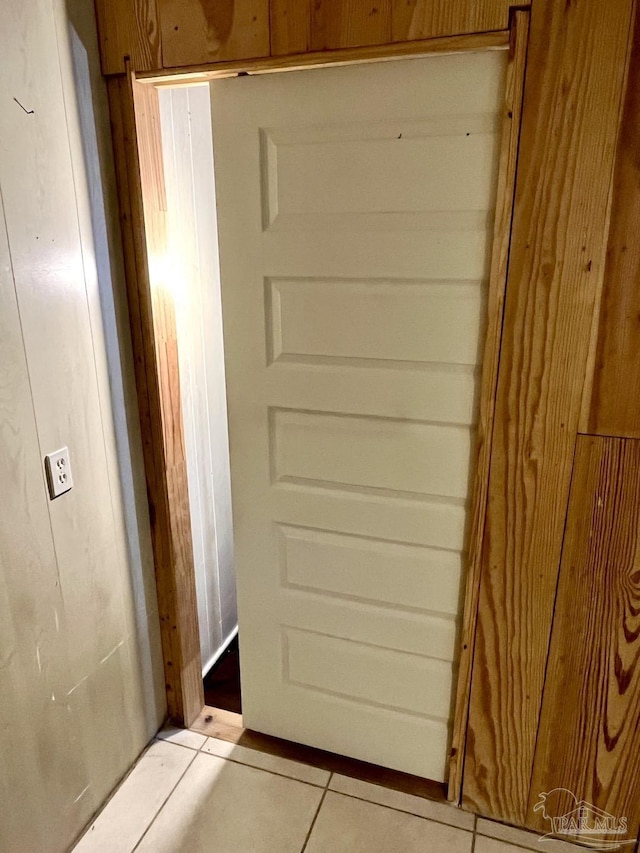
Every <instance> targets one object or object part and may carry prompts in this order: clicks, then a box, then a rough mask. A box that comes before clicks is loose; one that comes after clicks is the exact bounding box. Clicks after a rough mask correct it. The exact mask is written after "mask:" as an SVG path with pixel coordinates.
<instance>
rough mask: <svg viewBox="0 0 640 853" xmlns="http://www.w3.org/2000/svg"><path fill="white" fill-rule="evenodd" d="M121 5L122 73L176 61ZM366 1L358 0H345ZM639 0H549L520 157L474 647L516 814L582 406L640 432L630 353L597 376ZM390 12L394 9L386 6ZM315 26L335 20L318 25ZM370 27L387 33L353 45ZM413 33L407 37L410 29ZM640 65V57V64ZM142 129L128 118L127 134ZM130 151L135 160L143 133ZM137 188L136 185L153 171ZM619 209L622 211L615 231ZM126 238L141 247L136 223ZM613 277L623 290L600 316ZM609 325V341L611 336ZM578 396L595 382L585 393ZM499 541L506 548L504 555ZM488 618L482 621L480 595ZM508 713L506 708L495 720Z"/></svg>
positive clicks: (523, 807)
mask: <svg viewBox="0 0 640 853" xmlns="http://www.w3.org/2000/svg"><path fill="white" fill-rule="evenodd" d="M189 1H190V2H198V1H199V0H189ZM107 5H108V3H107V0H97V8H98V16H99V18H100V23H101V31H100V32H101V39H102V48H103V54H102V58H103V68H104V70H105V73H107V74H120V75H122V73H123V72H124V70H125V62H124V57H125V55H128V56H129V57H130V58H131V66H132V68H133V71H134V72H142V73H148V72H151V71H156V72H158V74H163V73H165V72H164V65H163V60H162V45H161V41H162V39H161V37H160V35H159V26H160V24H159V17H158V10H157V4H156V0H135V2H132V0H129V2H127V0H119V2H118V3H117V4H111V8H110V9H107V8H106V7H107ZM291 5H292V4H290V3H287V0H281V2H280V0H272V2H271V8H270V22H269V51H270V53H271V54H272V55H271V57H265V58H263V59H261V60H260V62H263V63H274V64H275V63H280V62H281V63H282V66H283V67H284V66H289V67H291V65H295V64H296V63H297V62H300V61H307V60H308V59H309V58H310V57H311V54H310V53H309V52H308V51H309V50H310V44H308V45H305V47H302V44H303V43H304V42H303V41H302V40H300V39H301V38H302V37H301V35H300V31H298V30H297V29H296V28H297V27H299V26H301V27H302V30H301V32H303V33H305V34H306V33H307V29H306V27H307V24H306V17H305V16H306V15H307V4H306V3H300V4H299V5H298V4H296V5H295V10H296V15H299V16H301V17H300V18H299V20H302V21H303V23H302V24H301V25H298V24H296V22H295V20H294V19H292V17H291V11H290V10H289V6H291ZM350 5H352V4H351V3H349V2H348V0H344V5H343V6H341V8H343V9H346V8H348V7H349V6H350ZM391 5H392V6H393V5H394V4H391ZM635 5H636V4H635V3H634V2H633V0H611V2H609V3H606V4H603V3H600V2H598V0H583V2H581V3H566V4H561V3H556V2H553V0H535V3H534V6H533V15H534V18H533V22H534V26H533V36H532V43H531V49H530V57H529V61H528V64H527V72H526V97H525V103H524V121H523V127H522V136H521V152H520V164H519V174H520V176H521V181H520V183H519V189H518V202H517V205H516V214H515V217H514V223H513V232H512V246H511V263H510V275H509V286H508V293H507V311H506V321H505V329H506V331H507V337H506V338H505V342H504V344H503V351H502V357H501V377H500V385H499V390H498V416H497V418H496V424H497V428H496V429H495V431H494V440H493V443H492V448H491V451H490V453H491V458H492V473H491V480H490V492H489V510H488V519H490V521H488V524H487V528H486V530H487V532H488V533H489V534H490V538H486V539H485V545H484V547H485V552H484V557H483V560H484V562H483V567H484V569H483V570H484V572H485V575H486V581H487V583H486V584H485V585H484V591H483V594H482V597H481V603H480V615H481V618H482V616H483V614H484V624H483V626H482V630H481V631H480V632H479V635H478V636H479V637H480V643H481V644H484V646H485V649H490V647H491V648H492V649H493V651H491V650H490V651H489V653H485V652H483V651H480V655H479V656H478V657H477V658H476V661H475V665H474V673H475V687H474V689H475V690H476V691H477V692H476V694H475V699H474V700H473V701H472V705H471V711H472V725H471V727H470V738H469V745H468V749H467V753H466V756H467V762H466V767H465V772H466V777H465V778H466V782H467V784H466V795H467V796H466V805H467V806H468V807H472V808H474V807H477V808H478V809H479V810H480V811H481V812H483V813H484V814H487V815H489V816H493V817H499V818H501V819H503V820H507V821H510V822H512V823H524V822H525V821H526V820H527V816H526V815H527V809H528V804H529V786H528V781H527V780H528V778H529V775H530V774H531V772H532V768H533V760H534V749H533V747H534V745H535V738H536V732H537V730H538V718H539V711H540V707H541V699H542V683H543V675H544V666H545V662H546V653H547V649H548V644H549V636H550V630H551V616H552V611H553V601H552V599H553V592H554V591H555V583H556V579H557V576H558V567H559V563H560V554H561V542H562V529H563V526H564V517H565V515H566V507H567V500H568V496H569V483H570V474H571V466H572V459H573V452H574V446H575V440H576V435H577V430H578V428H579V427H578V424H580V428H582V429H583V430H585V431H588V430H592V431H595V432H603V431H605V430H610V431H613V432H618V431H619V432H620V434H629V435H635V432H634V431H629V430H634V429H635V428H636V426H635V424H634V422H633V421H632V420H630V418H629V417H628V413H631V416H633V415H634V413H635V409H634V408H633V405H631V406H627V409H626V410H624V409H623V408H622V406H623V403H624V401H625V399H626V401H627V403H628V402H629V392H628V384H626V383H625V379H624V371H622V372H619V373H618V374H617V379H616V380H615V383H617V384H616V387H615V388H613V387H612V386H611V385H610V384H609V382H608V380H606V379H603V380H599V379H598V378H596V380H595V381H592V372H593V370H594V367H597V369H598V370H599V371H600V372H601V374H603V375H604V373H606V371H607V369H608V368H609V365H611V364H613V361H615V360H616V359H618V362H619V363H620V364H621V363H622V362H621V361H620V355H621V353H622V352H623V349H624V346H626V345H625V344H624V340H623V338H622V337H620V335H624V334H626V333H627V332H625V329H626V330H627V331H628V332H629V335H630V336H631V337H630V338H629V340H631V339H632V337H633V330H634V326H633V316H634V314H633V311H632V310H629V311H628V310H627V309H626V308H625V306H626V305H630V306H631V307H632V306H633V304H635V303H634V302H633V299H634V294H635V291H636V290H637V286H636V283H635V274H634V272H633V268H632V264H630V263H629V258H630V257H631V251H628V253H627V255H626V260H625V262H624V263H621V264H620V265H619V267H618V268H619V269H621V270H623V271H624V274H623V275H621V277H620V278H619V279H618V280H617V281H618V283H616V278H615V275H616V274H615V273H614V266H613V264H614V263H615V259H614V258H613V257H612V256H611V255H610V261H609V266H608V267H607V271H606V273H603V270H604V257H605V251H606V246H607V243H608V242H609V248H610V250H611V251H613V252H615V251H618V252H620V253H622V252H623V251H625V252H627V248H624V249H623V247H628V246H629V244H628V239H627V237H626V236H625V235H626V234H627V233H628V234H631V235H632V234H633V233H634V228H635V226H634V222H635V219H636V218H637V213H636V212H635V211H637V197H638V194H637V193H636V192H634V191H633V186H634V184H633V180H634V175H636V170H637V166H636V165H635V162H634V159H633V151H634V142H633V138H634V136H633V134H634V132H636V131H634V129H633V128H634V127H635V126H636V124H637V122H634V115H635V113H636V112H637V104H636V102H635V101H633V95H632V92H633V89H632V88H631V85H630V86H629V87H628V88H627V92H628V93H629V94H628V96H627V106H626V108H625V118H624V119H623V129H622V131H621V134H620V139H619V141H618V124H619V118H620V111H619V107H620V103H621V98H622V94H623V90H624V85H625V75H626V70H627V65H628V54H629V42H630V39H631V37H632V34H633V27H632V26H631V24H632V14H633V11H634V6H635ZM411 6H412V11H411V14H412V16H413V17H412V23H411V24H410V26H409V28H408V29H407V30H406V35H404V36H403V37H404V38H421V37H427V36H429V35H438V34H439V33H441V34H444V35H446V36H448V37H453V41H452V42H449V43H450V44H451V43H453V42H455V41H456V37H457V34H458V33H460V32H462V31H463V30H462V29H461V27H462V24H461V21H463V20H465V15H466V14H467V12H468V3H467V2H466V0H431V2H429V0H424V2H419V1H418V0H416V2H412V4H411ZM474 6H475V12H474V14H476V13H478V14H480V12H479V11H478V10H479V9H481V13H482V15H483V16H484V15H485V14H486V15H487V16H491V15H492V14H493V12H492V11H491V10H492V9H493V10H495V9H496V8H497V4H496V3H494V2H492V1H491V0H482V2H478V3H476V4H474ZM117 7H119V8H117ZM454 7H455V13H453V14H452V17H451V19H450V21H451V24H450V26H451V27H452V29H450V30H449V31H447V30H446V29H445V30H444V32H443V31H439V30H437V29H435V30H429V29H428V28H427V29H418V30H417V29H416V22H417V21H423V22H426V23H424V24H421V26H425V27H428V26H430V24H429V22H430V21H435V20H440V21H442V20H445V17H443V16H444V14H445V13H444V12H443V10H445V9H453V8H454ZM508 7H509V4H508V3H505V4H504V6H501V7H500V9H501V11H499V13H498V15H499V17H498V18H495V19H494V18H491V23H490V24H486V22H485V23H484V24H483V27H484V26H488V27H490V28H491V29H495V28H497V29H503V27H504V26H505V23H504V22H505V20H508V17H507V15H508V12H507V14H505V10H508ZM327 8H328V6H327ZM438 8H439V9H440V17H438V14H439V13H438V11H437V10H438ZM283 9H285V10H286V11H287V16H286V17H287V18H288V22H284V21H282V20H276V19H278V18H279V17H280V12H278V14H276V10H280V11H281V10H283ZM385 9H386V6H385ZM465 10H466V11H465ZM384 14H385V15H386V14H387V13H386V12H384ZM294 17H295V16H294ZM356 18H357V16H356ZM345 20H350V21H353V20H354V19H353V18H350V19H347V18H345ZM447 20H449V19H447ZM466 20H468V19H466ZM473 20H474V21H475V20H477V19H476V18H474V19H473ZM484 20H485V18H484V17H483V21H484ZM494 21H495V22H494ZM114 22H117V27H116V24H115V23H114ZM123 22H124V25H123ZM375 26H376V27H380V21H379V20H378V21H377V22H376V23H375ZM447 26H449V24H448V25H447ZM468 26H477V24H468ZM114 27H116V30H114ZM385 27H386V24H385V25H384V27H382V28H381V29H383V30H384V31H385V32H387V30H386V29H385ZM503 31H504V30H503ZM392 34H393V31H392ZM489 36H493V37H495V34H489ZM314 38H316V39H318V38H319V36H318V35H317V34H315V35H314ZM322 38H325V39H326V38H328V36H322ZM331 38H333V36H331ZM473 38H476V39H480V38H487V36H486V35H485V36H474V37H473ZM372 40H373V41H375V39H373V37H372V36H371V35H370V31H369V34H368V35H367V33H364V34H363V33H361V34H357V33H356V34H354V33H353V32H352V31H351V32H349V28H348V27H345V30H344V33H343V35H342V36H340V38H339V40H338V42H336V44H339V46H338V47H336V48H335V49H333V48H332V49H331V50H328V51H325V52H324V54H322V57H323V59H324V57H326V62H332V61H337V60H340V61H345V60H349V59H352V58H357V56H366V55H367V51H369V52H371V51H372V50H374V51H375V50H384V51H386V50H387V49H389V50H392V48H391V47H390V46H389V45H386V46H383V48H380V47H379V46H375V45H374V46H373V48H372V47H371V43H372ZM357 43H360V44H364V45H367V44H368V45H369V47H362V48H358V47H352V45H354V44H357ZM294 44H296V45H298V47H296V48H295V49H296V50H304V51H305V53H298V54H293V53H291V52H290V50H291V49H293V47H292V48H291V49H290V48H289V47H288V45H291V46H293V45H294ZM391 44H392V45H393V44H394V42H392V43H391ZM395 44H396V46H397V50H398V51H399V52H401V51H402V50H403V49H406V48H407V46H408V45H409V42H407V41H398V42H395ZM636 44H637V36H636ZM350 45H351V46H350ZM411 49H413V48H411ZM636 55H637V47H636ZM184 57H185V66H186V68H185V70H186V71H189V70H190V71H192V72H194V73H195V72H199V70H200V68H201V66H198V67H196V65H197V63H199V62H200V60H199V59H198V60H196V59H195V54H193V55H191V54H189V52H188V51H187V52H186V53H185V54H184ZM234 60H237V62H238V63H239V64H238V65H236V66H235V68H232V66H231V65H230V64H228V63H232V62H233V61H234ZM255 61H258V58H256V59H255ZM313 61H320V60H318V59H314V60H313ZM636 61H637V60H636ZM246 62H248V60H246V53H244V55H243V56H235V57H230V58H229V59H228V60H225V61H224V62H220V63H218V66H216V63H215V62H214V63H210V64H209V65H207V66H206V67H207V68H208V69H209V71H210V73H212V74H215V73H217V70H216V68H217V67H218V68H225V67H226V68H228V69H229V73H233V71H238V70H243V68H242V65H244V64H246ZM272 67H273V66H272ZM630 74H631V75H633V74H634V72H633V68H632V69H631V72H630ZM117 79H123V78H117ZM167 79H168V78H167ZM122 98H124V90H123V89H122V87H121V86H120V88H119V89H118V88H117V87H115V88H114V89H113V94H112V108H115V109H116V111H117V110H118V109H119V104H120V101H121V100H122ZM625 127H626V128H627V129H626V130H625ZM127 132H128V131H126V129H125V131H124V133H125V136H126V134H127ZM119 134H120V138H121V131H120V130H116V132H115V136H114V138H116V140H117V139H118V135H119ZM616 144H618V154H617V166H616V169H617V170H618V175H619V178H618V181H619V186H620V187H621V188H626V191H622V189H620V190H616V188H615V186H614V189H613V194H611V174H612V169H613V153H612V152H613V149H614V148H615V146H616ZM625 146H626V148H625ZM625 151H626V153H625ZM123 156H124V157H125V165H126V157H127V153H126V151H125V154H124V155H123ZM130 168H131V167H130ZM133 168H135V166H134V167H133ZM523 176H524V177H523ZM124 183H125V185H126V180H125V181H124ZM125 189H126V186H125ZM126 191H127V192H129V190H128V189H126ZM131 193H132V194H133V195H134V196H135V193H136V187H135V186H134V187H132V189H131ZM610 210H611V219H612V222H613V226H612V229H611V236H610V237H609V236H608V235H609V213H610ZM616 222H617V224H616ZM125 225H126V224H125ZM123 233H124V232H123ZM125 236H126V235H125ZM126 239H127V240H128V241H129V251H128V255H129V256H131V241H132V238H131V234H129V236H126ZM616 247H617V248H616ZM126 248H127V247H126V246H125V249H126ZM609 267H610V268H611V270H612V271H610V269H609ZM605 275H606V281H604V276H605ZM129 276H131V277H132V281H133V283H132V284H130V287H133V288H134V290H135V288H137V287H140V288H142V289H144V287H145V286H146V285H145V282H144V280H143V279H141V280H140V281H139V282H137V281H136V280H135V274H134V273H133V272H132V271H131V264H129V269H128V277H129ZM603 282H604V285H605V301H604V302H603V306H602V307H603V310H602V311H600V314H599V320H598V313H599V308H600V301H601V291H602V288H603ZM607 288H608V290H607ZM607 293H610V294H611V297H610V298H609V297H608V296H607ZM606 336H608V337H606ZM605 337H606V339H605ZM598 338H600V340H601V341H605V343H606V344H607V345H606V346H605V345H601V346H600V347H599V349H596V344H597V341H598ZM620 340H622V341H623V343H622V346H620V344H619V341H620ZM607 341H608V343H607ZM596 352H597V353H598V355H597V357H596V354H595V353H596ZM140 358H142V354H141V353H137V361H138V359H140ZM612 360H613V361H612ZM150 369H153V367H151V368H150ZM611 369H612V370H614V371H615V370H617V368H615V367H613V368H611ZM598 383H599V384H598ZM578 385H579V386H580V388H581V389H582V387H583V385H584V388H585V390H584V393H582V391H581V392H580V394H578V392H577V390H576V387H577V386H578ZM591 385H593V388H594V393H593V395H591ZM603 389H604V392H606V393H607V394H608V396H607V401H606V410H605V407H604V404H603V403H602V402H601V401H603V400H604V399H605V398H604V392H603ZM578 397H581V398H582V399H581V400H580V402H578ZM592 400H593V402H591V401H592ZM625 411H626V412H627V414H625ZM619 412H620V413H622V414H620V415H619V414H618V413H619ZM605 421H606V425H605ZM629 424H631V426H630V427H629ZM612 425H613V426H612ZM145 434H147V433H146V432H145ZM485 485H486V484H485ZM496 548H497V549H498V550H497V551H496ZM496 554H497V555H498V558H496V559H491V556H492V555H493V556H495V555H496ZM509 554H511V557H513V555H515V554H518V555H523V556H525V557H526V561H525V564H524V568H523V564H522V562H521V560H520V556H518V559H517V561H516V562H517V564H518V566H519V568H518V569H517V575H516V578H515V580H517V583H514V578H513V577H512V578H510V579H507V578H506V576H505V575H504V569H505V560H507V557H508V556H509ZM472 557H473V555H472ZM513 564H514V563H513V561H512V563H511V565H513ZM536 572H538V574H536ZM540 575H542V577H540ZM487 587H488V588H487ZM506 604H508V605H509V608H512V607H513V613H509V614H507V615H508V619H507V621H508V630H507V631H506V632H505V629H504V625H503V626H501V627H500V630H499V631H495V632H494V631H493V629H492V627H491V625H490V620H491V618H492V617H491V614H492V611H491V609H490V608H489V609H487V607H488V605H491V606H495V605H499V606H497V607H495V609H494V610H493V613H494V614H496V615H497V617H498V618H499V619H503V616H504V613H505V610H504V607H505V605H506ZM531 611H535V612H536V614H537V615H536V623H535V625H534V630H533V631H532V630H531V629H532V623H531V621H530V617H529V616H528V613H529V612H531ZM540 614H542V616H540ZM470 618H471V620H472V621H473V619H474V618H475V613H473V612H472V613H471V614H470ZM483 631H484V636H482V632H483ZM525 672H526V673H528V672H531V673H532V674H533V679H534V683H533V687H534V692H533V694H531V692H530V691H528V690H527V687H528V683H525V679H524V678H523V677H522V674H523V673H525ZM490 679H493V682H492V683H490ZM514 679H515V680H514ZM483 682H484V685H483ZM509 685H511V686H513V685H515V689H514V692H513V695H512V696H510V697H509V701H514V702H515V703H516V704H515V708H516V711H515V712H514V714H512V715H509V714H505V713H504V712H503V710H502V703H501V698H500V697H502V698H504V697H505V696H506V695H507V694H506V693H505V692H504V691H505V690H506V689H509V690H510V689H511V687H510V686H509ZM460 702H462V707H463V708H464V709H465V710H466V702H467V696H466V695H465V693H464V690H463V691H462V693H461V694H459V700H458V706H460ZM494 721H497V726H496V727H495V728H494ZM463 748H464V727H463V728H462V738H461V739H460V743H459V746H458V753H457V755H455V756H453V763H452V771H451V772H452V776H451V778H452V782H453V784H452V788H451V791H452V793H453V795H454V796H456V795H457V791H458V790H459V786H456V784H455V782H454V781H453V780H454V774H456V775H457V777H458V778H459V776H460V774H461V769H462V750H463ZM469 759H471V760H469ZM536 761H537V757H536ZM456 766H457V769H455V771H454V767H456ZM496 773H499V779H498V782H497V784H496V785H492V784H487V780H489V781H491V780H494V779H496ZM603 778H604V777H603ZM551 782H552V780H549V784H547V785H546V787H550V786H551V784H550V783H551ZM483 788H484V789H489V788H491V796H485V794H483V793H482V791H483ZM578 793H579V792H576V794H578Z"/></svg>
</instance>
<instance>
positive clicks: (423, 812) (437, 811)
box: [329, 773, 475, 830]
mask: <svg viewBox="0 0 640 853" xmlns="http://www.w3.org/2000/svg"><path fill="white" fill-rule="evenodd" d="M329 789H330V790H331V791H337V792H338V793H340V794H348V795H349V796H350V797H358V799H360V800H368V801H369V802H370V803H377V804H378V805H380V806H389V808H392V809H398V811H401V812H409V814H414V815H418V816H419V817H426V818H429V819H431V820H437V821H440V822H441V823H448V824H449V825H450V826H457V827H460V828H461V829H469V830H472V829H473V826H474V823H475V816H474V815H472V814H471V813H470V812H464V811H462V809H458V808H456V807H455V806H451V805H447V804H446V803H435V802H433V800H425V799H424V797H414V796H412V795H411V794H403V793H402V792H401V791H393V790H391V789H390V788H384V787H382V786H381V785H372V784H371V783H370V782H361V781H360V780H359V779H351V778H350V777H348V776H340V775H339V774H337V773H336V774H334V776H333V777H332V779H331V784H330V785H329Z"/></svg>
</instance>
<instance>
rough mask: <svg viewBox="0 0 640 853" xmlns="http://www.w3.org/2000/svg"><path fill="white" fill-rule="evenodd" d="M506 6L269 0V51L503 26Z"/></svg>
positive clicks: (469, 0)
mask: <svg viewBox="0 0 640 853" xmlns="http://www.w3.org/2000/svg"><path fill="white" fill-rule="evenodd" d="M511 5H513V4H511V3H510V2H508V0H484V2H482V3H478V2H474V0H456V2H450V0H449V2H446V1H445V2H439V1H438V0H369V2H362V0H303V1H302V2H300V0H271V3H270V7H271V53H272V54H273V55H284V54H289V53H305V52H307V51H315V50H334V49H336V48H345V47H361V46H363V45H372V44H387V43H389V42H404V41H414V40H416V39H425V38H434V37H438V36H450V35H461V34H464V33H480V32H486V31H488V30H505V29H507V27H508V26H509V7H510V6H511ZM518 5H519V6H527V5H529V3H528V2H525V3H520V4H518Z"/></svg>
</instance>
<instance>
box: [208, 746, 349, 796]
mask: <svg viewBox="0 0 640 853" xmlns="http://www.w3.org/2000/svg"><path fill="white" fill-rule="evenodd" d="M199 751H200V752H202V750H199ZM255 751H256V752H258V751H259V750H255ZM270 754H271V753H269V752H263V753H261V755H270ZM203 755H210V756H211V757H212V758H219V759H220V760H221V761H228V762H230V763H231V764H239V765H240V766H241V767H250V768H251V769H252V770H260V771H261V772H262V773H270V774H271V775H272V776H279V777H280V778H281V779H291V781H292V782H299V783H300V784H301V785H309V787H310V788H323V787H326V785H328V784H329V782H328V781H327V783H326V785H320V784H318V783H316V782H307V781H305V780H304V779H299V778H298V777H297V776H290V775H288V774H287V773H278V771H277V770H268V769H267V768H266V767H257V766H256V765H255V764H248V763H247V762H246V761H240V760H239V759H238V758H230V757H228V756H226V755H216V754H215V752H206V751H205V752H203ZM273 757H274V758H281V756H279V755H274V756H273ZM283 760H284V761H290V760H291V759H287V758H285V759H283ZM300 763H301V762H299V761H297V762H296V764H300ZM302 767H312V768H313V767H314V765H313V764H302ZM314 769H316V770H322V768H321V767H316V768H314ZM325 772H329V771H325ZM332 775H333V774H331V773H330V772H329V779H331V776H332Z"/></svg>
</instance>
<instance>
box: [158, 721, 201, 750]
mask: <svg viewBox="0 0 640 853" xmlns="http://www.w3.org/2000/svg"><path fill="white" fill-rule="evenodd" d="M156 737H157V738H158V739H159V740H166V741H169V743H177V744H178V745H179V746H186V747H188V748H189V749H200V747H201V746H202V745H203V744H204V742H205V741H206V739H207V736H206V735H200V734H198V732H191V731H189V729H176V728H174V727H173V726H165V727H164V728H163V729H160V731H159V732H158V734H157V735H156Z"/></svg>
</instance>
